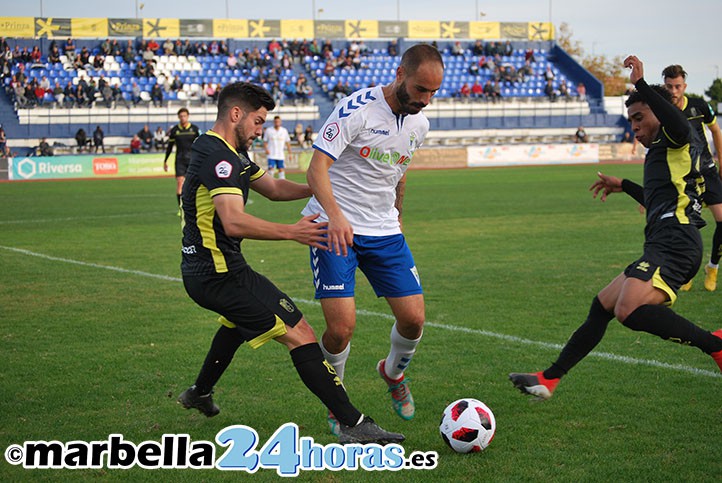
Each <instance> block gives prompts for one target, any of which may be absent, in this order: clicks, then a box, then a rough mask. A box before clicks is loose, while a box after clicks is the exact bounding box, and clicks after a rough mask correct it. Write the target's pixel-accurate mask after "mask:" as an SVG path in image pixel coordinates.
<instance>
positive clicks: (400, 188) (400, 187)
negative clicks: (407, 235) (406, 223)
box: [394, 174, 406, 229]
mask: <svg viewBox="0 0 722 483" xmlns="http://www.w3.org/2000/svg"><path fill="white" fill-rule="evenodd" d="M405 194H406V174H404V175H403V176H402V177H401V179H400V180H399V182H398V184H397V185H396V201H395V202H394V207H395V208H396V210H397V211H398V212H399V224H400V225H401V226H402V229H403V224H402V223H401V213H402V211H403V206H404V195H405Z"/></svg>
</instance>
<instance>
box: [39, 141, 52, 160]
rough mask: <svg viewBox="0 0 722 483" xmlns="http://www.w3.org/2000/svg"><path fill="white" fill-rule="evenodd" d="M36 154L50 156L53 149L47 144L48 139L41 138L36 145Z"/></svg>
mask: <svg viewBox="0 0 722 483" xmlns="http://www.w3.org/2000/svg"><path fill="white" fill-rule="evenodd" d="M37 153H38V155H40V156H52V155H53V148H51V147H50V144H48V138H42V139H41V140H40V143H39V144H38V148H37Z"/></svg>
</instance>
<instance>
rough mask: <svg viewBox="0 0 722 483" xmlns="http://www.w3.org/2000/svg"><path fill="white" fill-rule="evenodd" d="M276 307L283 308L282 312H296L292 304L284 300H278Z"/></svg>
mask: <svg viewBox="0 0 722 483" xmlns="http://www.w3.org/2000/svg"><path fill="white" fill-rule="evenodd" d="M278 305H280V306H281V307H283V308H284V310H285V311H286V312H289V313H293V312H294V311H295V310H296V309H295V307H294V306H293V304H292V303H291V302H289V301H288V300H286V299H281V300H279V301H278Z"/></svg>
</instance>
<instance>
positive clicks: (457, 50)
mask: <svg viewBox="0 0 722 483" xmlns="http://www.w3.org/2000/svg"><path fill="white" fill-rule="evenodd" d="M451 55H454V56H458V57H463V56H464V46H463V45H461V42H460V41H458V40H457V41H456V42H454V45H453V46H452V47H451Z"/></svg>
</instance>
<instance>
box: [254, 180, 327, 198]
mask: <svg viewBox="0 0 722 483" xmlns="http://www.w3.org/2000/svg"><path fill="white" fill-rule="evenodd" d="M251 189H252V190H253V191H255V192H256V193H259V194H261V195H263V196H265V197H266V198H268V199H269V200H271V201H293V200H301V199H304V198H309V197H310V196H311V195H312V194H313V193H312V192H311V188H310V187H309V186H308V185H307V184H303V183H295V182H293V181H289V180H287V179H277V178H273V177H271V176H265V175H264V176H261V177H260V178H258V179H257V180H255V181H253V182H252V183H251Z"/></svg>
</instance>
